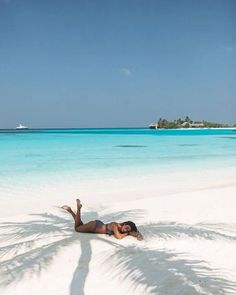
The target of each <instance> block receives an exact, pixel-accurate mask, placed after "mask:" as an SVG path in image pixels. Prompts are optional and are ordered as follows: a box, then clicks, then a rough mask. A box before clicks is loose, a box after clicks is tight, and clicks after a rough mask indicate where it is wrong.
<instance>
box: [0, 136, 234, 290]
mask: <svg viewBox="0 0 236 295" xmlns="http://www.w3.org/2000/svg"><path fill="white" fill-rule="evenodd" d="M125 132H126V133H127V131H125ZM130 132H131V131H130ZM142 132H143V131H142ZM142 132H141V131H140V134H137V131H135V135H129V136H128V137H127V134H126V135H125V136H124V135H122V134H119V135H117V134H115V135H114V134H112V137H109V136H108V135H107V134H106V135H101V134H99V135H96V137H94V134H93V135H92V136H91V134H89V135H86V136H87V137H85V136H81V135H80V134H79V135H78V137H76V139H75V136H74V135H73V134H72V135H71V137H69V139H68V137H66V139H65V138H64V137H63V140H66V143H65V147H66V148H67V149H68V150H69V151H75V147H76V149H79V151H80V152H81V151H82V150H83V151H84V152H83V154H82V152H81V153H79V155H80V161H78V162H76V167H73V170H70V169H72V167H71V166H70V167H69V164H68V163H70V161H71V160H70V157H71V155H73V162H75V161H76V159H77V158H76V157H77V153H74V154H73V153H72V152H69V153H68V155H67V158H66V157H65V154H64V150H63V144H62V136H64V135H61V137H59V138H58V135H55V134H54V135H53V136H54V137H53V138H54V139H52V135H47V136H48V138H49V140H48V138H47V142H49V144H48V145H47V146H44V145H45V144H46V139H45V138H44V136H46V135H45V134H40V136H41V137H40V136H39V134H38V135H32V134H31V135H30V136H31V137H26V136H25V135H24V136H22V137H18V138H16V136H15V137H14V138H12V139H11V140H12V142H11V143H10V145H8V146H7V148H6V150H5V153H11V150H10V148H9V146H10V147H14V146H16V143H17V146H18V152H17V153H19V154H21V155H23V152H24V151H25V150H26V146H25V144H27V153H26V157H25V160H24V162H23V161H22V162H21V159H18V160H16V157H15V156H13V154H12V156H11V158H10V160H9V163H8V164H7V163H6V166H5V168H4V169H5V170H4V169H3V168H1V169H2V170H1V173H2V175H3V178H4V177H5V178H4V180H5V181H4V182H3V181H2V180H1V184H2V185H1V190H0V198H1V208H0V216H1V218H0V249H1V250H0V262H1V263H0V264H1V267H0V292H1V294H3V295H20V294H29V293H30V294H32V293H33V294H35V295H38V294H42V293H43V294H44V295H51V294H61V295H67V294H68V295H69V294H70V295H78V294H82V295H83V294H86V295H87V294H88V295H90V294H91V295H92V294H173V295H174V294H178V295H183V294H186V295H187V294H188V295H189V294H190V295H192V294H193V295H195V294H196V295H197V294H212V295H223V294H224V295H225V294H236V266H235V261H236V254H235V246H236V215H235V211H236V200H235V196H236V180H235V177H234V176H235V172H236V165H235V164H236V161H235V154H234V152H233V151H234V147H235V146H234V145H235V141H234V140H229V138H230V137H233V138H234V134H232V135H231V134H230V135H229V134H228V133H227V132H229V131H226V133H225V134H223V135H222V134H218V133H217V134H215V135H214V134H213V135H211V136H207V135H206V136H205V137H199V136H195V135H193V136H191V137H189V136H187V137H186V135H185V134H181V135H180V136H173V135H172V136H169V137H168V136H162V138H160V137H155V136H153V134H151V135H150V136H147V135H146V134H145V137H144V135H143V133H142ZM183 135H184V136H183ZM72 137H73V142H72ZM98 137H99V140H98ZM118 138H119V139H118ZM157 139H158V140H157ZM2 140H3V139H2ZM4 140H5V139H4ZM40 140H41V141H40ZM50 140H51V143H50ZM53 140H55V142H54V141H53ZM58 141H60V143H61V145H60V148H58V149H56V148H55V146H57V147H58V146H59V145H58ZM95 141H97V142H99V143H100V145H98V146H97V148H96V151H95V148H94V142H95ZM2 142H3V141H2ZM42 142H43V144H42ZM78 142H80V143H81V144H80V145H78ZM34 143H35V146H34ZM36 143H37V145H36ZM4 144H6V140H5V141H4ZM54 144H55V145H54ZM38 145H40V148H41V150H42V146H44V147H45V154H43V153H39V152H38V151H37V152H36V146H37V147H38ZM118 145H123V146H126V148H124V147H123V148H120V147H117V146H118ZM20 146H21V148H22V149H20ZM135 146H136V147H135ZM137 146H138V147H137ZM140 146H145V147H140ZM108 147H109V149H110V150H109V149H108ZM110 147H111V148H110ZM50 149H51V150H52V151H54V152H55V154H54V158H53V157H51V155H50V157H49V156H48V155H49V154H48V153H49V151H50ZM104 150H106V152H104ZM12 151H13V152H14V153H16V151H15V150H14V149H13V148H12ZM13 152H12V153H13ZM95 152H96V155H95ZM100 153H101V154H100ZM103 153H104V157H103V158H101V157H100V156H99V155H102V154H103ZM14 155H15V154H14ZM58 155H60V157H62V158H63V159H64V161H66V163H67V168H68V167H69V168H70V169H69V168H68V170H67V171H66V172H67V173H65V170H63V169H62V168H63V167H64V168H65V166H64V165H65V164H64V163H63V161H61V158H60V160H58V162H57V161H56V159H57V156H58ZM150 155H152V157H150ZM154 155H155V156H156V157H154ZM160 155H161V156H160ZM199 155H201V157H199ZM69 156H70V157H69ZM132 157H133V158H132ZM29 159H30V160H29ZM38 159H40V162H38ZM58 159H59V158H58ZM88 159H90V162H88V161H89V160H88ZM44 160H45V161H44ZM14 161H15V162H17V161H19V163H18V166H16V169H15V170H14V171H18V172H13V171H8V170H7V167H9V165H12V163H13V162H14ZM34 161H35V162H34ZM52 161H53V163H54V167H55V170H56V169H58V167H62V168H61V170H60V169H58V170H57V171H52V170H50V169H51V165H52ZM83 161H84V162H83ZM48 162H49V164H48ZM59 163H60V165H62V166H59ZM116 163H119V165H118V164H116ZM109 164H110V166H109ZM29 165H30V166H29ZM47 165H48V166H47ZM78 165H80V166H79V168H78ZM87 165H88V167H87ZM29 167H31V171H29V172H28V169H29ZM45 167H46V168H45ZM91 167H92V168H93V169H91ZM36 168H37V169H36ZM77 170H80V171H83V175H82V174H78V173H77V172H76V171H77ZM22 171H24V172H22ZM71 171H72V172H73V173H72V172H71ZM17 173H18V174H17ZM76 173H77V174H76ZM9 175H12V178H11V177H9ZM87 175H90V177H87ZM23 176H24V177H25V178H26V179H24V177H23ZM26 180H27V181H26ZM77 197H79V198H80V199H81V202H82V204H83V207H82V220H83V221H84V222H87V221H90V220H95V219H101V220H102V221H104V222H105V223H108V222H111V221H114V220H115V221H117V222H122V221H125V220H132V221H134V222H135V223H136V224H137V226H138V229H139V230H140V232H141V233H142V234H143V237H144V240H143V241H137V240H136V239H135V238H133V237H127V238H125V239H122V240H117V239H115V238H114V237H113V236H108V235H97V234H84V233H83V234H82V233H77V232H75V231H74V229H73V221H72V218H71V216H70V215H69V214H68V213H67V212H66V211H65V210H63V209H61V208H60V206H61V205H64V204H68V205H70V206H71V207H72V209H74V210H75V207H76V206H75V205H76V203H75V199H76V198H77Z"/></svg>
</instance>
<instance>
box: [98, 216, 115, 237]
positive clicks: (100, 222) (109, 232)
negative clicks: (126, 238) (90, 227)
mask: <svg viewBox="0 0 236 295" xmlns="http://www.w3.org/2000/svg"><path fill="white" fill-rule="evenodd" d="M100 224H102V225H105V228H106V234H107V235H109V236H111V235H113V234H114V232H113V231H112V230H110V229H109V228H108V225H109V223H108V224H105V223H103V222H102V221H101V220H98V219H97V220H95V227H94V232H96V229H97V228H98V226H99V225H100Z"/></svg>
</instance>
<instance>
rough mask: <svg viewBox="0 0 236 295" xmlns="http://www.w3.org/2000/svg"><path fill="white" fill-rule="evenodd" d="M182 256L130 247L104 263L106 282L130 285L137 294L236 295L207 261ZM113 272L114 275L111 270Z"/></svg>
mask: <svg viewBox="0 0 236 295" xmlns="http://www.w3.org/2000/svg"><path fill="white" fill-rule="evenodd" d="M181 255H182V254H181V253H174V252H172V251H167V250H166V249H162V250H153V249H147V248H137V247H134V246H128V247H125V248H119V249H118V250H117V252H116V254H115V255H114V256H112V257H109V258H107V259H105V260H104V261H103V265H105V266H106V268H107V274H106V278H107V279H115V278H117V277H118V278H119V281H120V284H122V283H123V282H124V281H126V282H127V281H128V282H129V291H133V293H134V294H136V293H137V292H138V287H140V285H142V286H143V287H144V290H143V291H142V293H145V294H146V293H148V294H169V295H175V294H182V295H190V294H191V295H199V294H208V295H225V294H235V292H236V283H235V282H232V281H230V280H228V279H226V278H222V277H221V276H220V275H219V274H217V272H216V271H213V270H212V269H211V268H210V267H209V266H207V264H206V263H205V262H204V261H199V260H190V259H184V258H181ZM111 269H113V272H111V271H110V270H111Z"/></svg>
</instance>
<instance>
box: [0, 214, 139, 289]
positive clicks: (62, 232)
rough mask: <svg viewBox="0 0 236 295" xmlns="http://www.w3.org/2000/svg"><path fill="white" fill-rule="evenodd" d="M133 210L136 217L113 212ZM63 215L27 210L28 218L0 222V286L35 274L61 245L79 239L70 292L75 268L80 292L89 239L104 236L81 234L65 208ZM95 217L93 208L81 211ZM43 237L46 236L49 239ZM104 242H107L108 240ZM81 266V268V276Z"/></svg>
mask: <svg viewBox="0 0 236 295" xmlns="http://www.w3.org/2000/svg"><path fill="white" fill-rule="evenodd" d="M63 212H64V211H63ZM133 214H136V218H137V215H138V214H139V212H138V211H132V212H131V211H123V212H117V214H116V216H119V217H120V218H124V219H125V218H128V217H130V216H132V215H133ZM64 216H65V217H64ZM64 216H63V217H62V216H60V215H58V214H52V213H42V214H31V215H29V220H28V221H24V222H3V223H1V224H0V233H1V234H0V243H1V249H0V261H1V267H0V285H1V286H2V287H6V286H9V285H11V284H12V283H13V282H14V283H15V282H17V281H20V280H21V279H23V278H24V277H25V276H29V275H39V274H40V273H41V272H42V271H43V270H46V269H47V268H48V267H49V266H50V265H51V264H52V262H53V261H54V259H55V258H56V256H57V255H58V253H59V251H60V250H61V249H63V248H65V247H69V246H70V245H72V244H73V243H74V242H77V241H78V240H79V241H80V243H81V249H82V253H81V257H80V259H79V264H78V266H77V268H76V270H75V272H74V276H73V278H72V281H71V294H78V284H77V283H78V280H77V279H78V272H79V273H80V278H79V281H80V283H81V284H80V287H79V289H80V291H81V292H80V294H83V286H84V283H85V280H86V277H87V274H88V266H89V261H90V259H91V245H90V241H91V240H93V239H99V240H106V239H105V237H104V238H101V237H98V235H95V234H87V235H86V234H83V235H81V234H78V233H76V232H74V229H73V220H72V218H71V216H69V214H68V213H67V212H65V214H64ZM97 218H98V213H97V212H95V211H94V212H89V213H83V220H85V221H89V220H94V219H97ZM101 218H103V219H105V220H109V221H111V220H112V219H111V218H113V220H114V216H113V215H111V214H110V215H104V216H102V217H101ZM47 238H50V239H49V240H50V242H48V239H47ZM106 242H108V243H110V241H108V240H107V241H106ZM81 265H82V267H81ZM81 269H83V275H82V276H81Z"/></svg>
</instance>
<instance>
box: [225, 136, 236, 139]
mask: <svg viewBox="0 0 236 295" xmlns="http://www.w3.org/2000/svg"><path fill="white" fill-rule="evenodd" d="M222 138H228V139H236V136H222Z"/></svg>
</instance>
